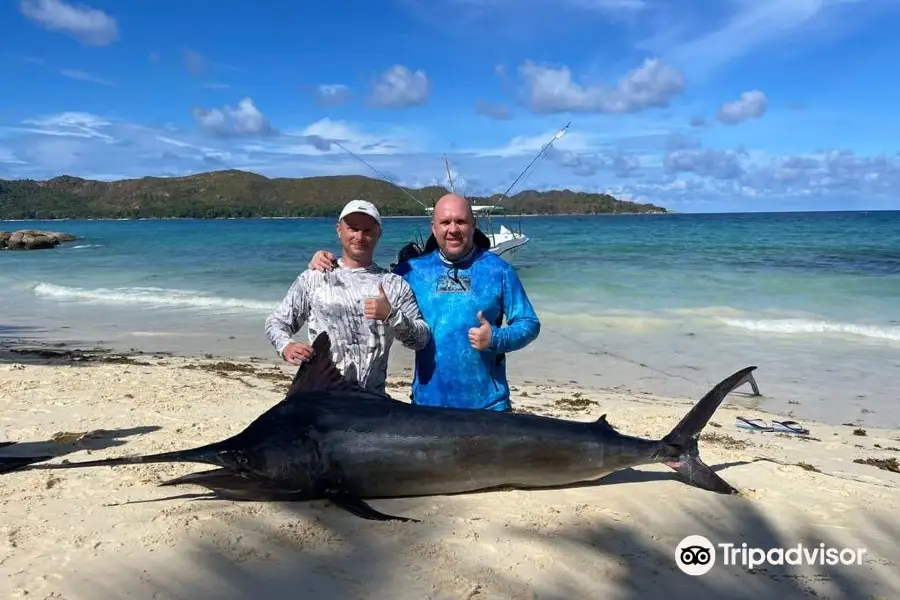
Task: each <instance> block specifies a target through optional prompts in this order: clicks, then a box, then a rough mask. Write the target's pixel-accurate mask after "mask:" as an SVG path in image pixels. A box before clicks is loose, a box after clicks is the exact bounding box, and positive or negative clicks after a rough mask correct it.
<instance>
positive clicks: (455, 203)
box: [432, 194, 475, 226]
mask: <svg viewBox="0 0 900 600" xmlns="http://www.w3.org/2000/svg"><path fill="white" fill-rule="evenodd" d="M447 212H453V213H461V212H462V213H466V215H467V216H468V217H469V222H470V223H471V224H472V225H473V226H474V225H475V213H474V212H472V205H471V204H469V201H468V200H466V199H465V198H463V197H462V196H460V195H459V194H444V195H443V196H441V197H440V198H439V199H438V201H437V203H436V204H435V205H434V216H433V218H432V221H434V220H435V219H437V217H438V214H439V213H447Z"/></svg>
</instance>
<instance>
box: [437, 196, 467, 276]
mask: <svg viewBox="0 0 900 600" xmlns="http://www.w3.org/2000/svg"><path fill="white" fill-rule="evenodd" d="M431 232H432V233H433V234H434V238H435V240H436V241H437V244H438V247H439V248H440V249H441V251H442V252H443V253H444V255H445V256H446V257H447V258H449V259H451V260H456V259H459V258H462V257H463V256H465V255H466V254H468V252H469V251H470V250H471V249H472V247H473V246H474V241H473V240H474V237H475V213H474V212H472V205H471V204H469V201H468V200H466V199H465V198H463V197H462V196H460V195H459V194H444V195H443V196H441V198H440V199H439V200H438V201H437V203H436V204H435V205H434V214H433V216H432V219H431Z"/></svg>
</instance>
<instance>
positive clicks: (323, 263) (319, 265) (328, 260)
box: [308, 250, 336, 273]
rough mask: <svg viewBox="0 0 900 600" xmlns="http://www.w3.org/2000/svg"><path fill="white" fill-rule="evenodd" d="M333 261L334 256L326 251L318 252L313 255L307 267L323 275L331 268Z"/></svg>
mask: <svg viewBox="0 0 900 600" xmlns="http://www.w3.org/2000/svg"><path fill="white" fill-rule="evenodd" d="M335 260H336V259H335V257H334V254H332V253H331V252H329V251H328V250H319V251H318V252H316V253H315V254H313V257H312V260H311V261H309V265H308V267H309V269H310V270H311V271H322V272H323V273H327V272H328V271H330V270H331V269H332V268H333V266H334V265H333V263H334V261H335Z"/></svg>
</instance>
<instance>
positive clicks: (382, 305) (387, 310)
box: [364, 283, 391, 321]
mask: <svg viewBox="0 0 900 600" xmlns="http://www.w3.org/2000/svg"><path fill="white" fill-rule="evenodd" d="M364 307H365V315H366V318H367V319H377V320H379V321H384V320H386V319H387V318H388V315H390V314H391V303H390V301H389V300H388V298H387V294H385V293H384V288H383V287H381V284H380V283H379V284H378V295H377V296H375V297H374V298H366V301H365V304H364Z"/></svg>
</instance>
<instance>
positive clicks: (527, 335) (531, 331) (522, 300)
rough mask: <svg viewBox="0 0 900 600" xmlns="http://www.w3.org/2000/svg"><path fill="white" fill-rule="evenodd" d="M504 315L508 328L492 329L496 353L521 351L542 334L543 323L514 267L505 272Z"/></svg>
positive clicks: (493, 348)
mask: <svg viewBox="0 0 900 600" xmlns="http://www.w3.org/2000/svg"><path fill="white" fill-rule="evenodd" d="M503 313H504V314H505V315H506V322H507V326H506V327H491V349H492V350H494V352H498V353H504V352H514V351H516V350H521V349H522V348H524V347H525V346H527V345H528V344H530V343H531V342H533V341H534V340H535V338H537V336H538V334H539V333H540V332H541V321H540V319H538V316H537V313H535V312H534V307H533V306H532V305H531V300H529V299H528V294H526V293H525V288H524V287H523V286H522V281H521V280H520V279H519V276H518V275H517V274H516V272H515V270H513V268H512V267H509V268H506V269H504V270H503Z"/></svg>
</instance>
